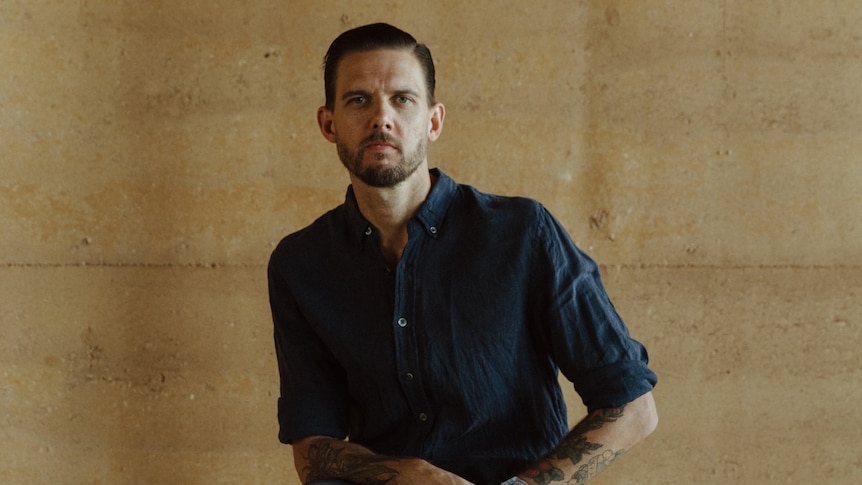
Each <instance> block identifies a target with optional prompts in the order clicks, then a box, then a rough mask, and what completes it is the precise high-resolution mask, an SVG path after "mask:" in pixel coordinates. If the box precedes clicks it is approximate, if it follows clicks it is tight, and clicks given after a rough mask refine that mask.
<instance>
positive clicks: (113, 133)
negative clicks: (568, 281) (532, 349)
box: [0, 0, 862, 484]
mask: <svg viewBox="0 0 862 485" xmlns="http://www.w3.org/2000/svg"><path fill="white" fill-rule="evenodd" d="M377 20H385V21H389V22H393V23H395V24H397V25H399V26H402V27H404V28H405V29H407V30H409V31H411V32H413V33H414V34H415V35H416V36H417V37H419V38H420V39H421V40H423V41H425V42H426V43H428V44H429V46H430V47H431V49H432V51H433V52H434V54H435V56H436V58H437V62H438V70H439V76H438V86H439V87H438V97H439V99H440V100H441V101H443V102H444V103H445V104H446V106H447V108H448V111H447V119H446V127H445V130H444V134H443V137H442V138H441V140H440V141H438V142H437V143H436V144H435V145H434V146H433V147H432V149H431V154H430V157H431V162H432V165H435V166H439V167H442V168H443V169H444V170H445V171H447V172H448V173H449V174H451V175H453V176H455V177H456V178H457V179H459V180H461V181H463V182H467V183H471V184H473V185H476V186H478V187H480V188H482V189H485V190H488V191H493V192H500V193H506V194H521V195H529V196H533V197H536V198H538V199H540V200H542V201H543V202H545V203H546V205H547V206H548V207H549V208H550V209H551V210H552V211H553V212H554V213H555V214H556V215H557V216H558V217H559V218H560V220H561V221H562V222H563V223H564V224H565V226H566V227H567V228H568V229H569V230H570V231H571V233H572V235H573V237H574V238H575V239H576V240H577V241H578V243H579V244H580V245H581V246H582V247H584V248H585V249H588V250H589V251H590V252H591V254H593V255H594V256H595V257H596V259H598V260H599V261H600V262H601V263H602V265H603V268H604V272H605V278H606V282H607V285H608V287H609V289H610V291H611V293H612V296H613V298H614V300H615V302H616V304H617V306H618V307H619V309H620V311H621V313H622V314H623V315H624V317H625V318H626V319H627V321H628V322H629V325H630V327H631V330H632V332H633V333H634V334H635V336H636V337H638V338H639V339H640V340H642V341H643V342H645V343H646V344H647V346H648V347H649V348H650V350H651V354H652V358H653V366H654V368H655V369H656V371H657V372H658V373H659V375H660V384H659V387H658V388H657V390H656V396H657V399H658V404H659V409H660V414H661V420H662V421H661V424H660V427H659V430H658V431H657V432H656V433H655V434H654V435H653V436H651V437H650V438H649V439H648V441H647V442H645V443H644V444H643V445H641V446H640V447H638V448H636V449H635V450H632V451H631V452H630V453H629V454H628V456H627V457H626V458H625V459H624V460H621V461H620V462H619V464H618V465H615V466H614V467H612V468H611V469H610V470H609V471H608V472H607V473H606V475H604V476H603V477H601V478H600V479H598V480H596V483H609V484H610V483H618V484H691V483H741V484H764V483H812V482H813V483H834V484H838V483H841V484H856V483H862V462H860V456H862V412H860V410H859V404H858V403H859V402H860V400H862V390H860V385H859V383H860V382H862V358H860V357H859V351H858V350H857V347H858V346H859V344H860V343H862V210H860V209H862V156H861V155H860V153H862V133H860V126H862V9H860V8H859V3H858V2H856V1H855V0H821V1H818V0H799V1H797V0H794V1H790V0H787V1H780V0H775V1H748V0H745V1H743V0H711V1H700V0H664V1H659V0H616V1H612V0H606V1H599V0H595V1H571V2H562V1H561V2H488V1H483V2H455V1H438V2H406V1H390V2H382V3H381V2H368V1H360V2H335V1H321V2H311V1H305V2H295V1H281V2H279V1H273V0H256V1H253V2H212V1H203V0H196V1H177V2H163V1H145V2H131V1H118V2H112V1H84V0H77V1H75V0H72V1H62V2H61V1H48V0H38V1H30V0H27V1H25V0H0V228H2V231H0V369H2V370H0V456H3V458H2V459H0V483H9V484H139V483H140V484H150V483H178V484H204V483H206V484H211V483H225V484H228V483H230V484H234V483H243V484H245V483H261V484H263V483H289V484H295V483H297V481H296V477H295V475H294V473H293V470H292V464H291V460H290V453H289V448H287V447H284V446H280V445H278V444H277V442H276V437H275V433H276V422H275V397H276V394H277V382H276V371H275V361H274V356H273V352H272V349H271V341H270V340H271V337H270V334H271V330H270V320H269V314H268V307H267V301H266V285H265V281H264V277H265V274H264V269H265V263H266V260H267V258H268V255H269V252H270V250H271V249H272V247H273V245H274V243H275V242H276V241H277V240H278V239H279V238H280V237H282V236H283V235H284V234H286V233H288V232H290V231H293V230H295V229H297V228H299V227H301V226H303V225H304V224H306V223H308V222H310V221H311V220H312V219H313V218H314V217H316V216H317V215H318V214H319V213H321V212H323V211H324V210H326V209H328V208H330V207H332V206H334V205H335V204H337V203H339V202H340V201H341V198H342V197H343V191H344V187H345V184H346V176H345V175H344V173H343V171H342V169H341V167H340V164H339V163H338V161H337V160H336V158H335V152H334V149H333V148H332V147H331V146H330V145H329V144H328V143H327V142H325V141H324V140H323V139H322V138H321V137H320V135H319V133H318V132H317V128H316V126H315V122H314V113H315V110H316V108H317V106H318V105H319V104H321V103H322V86H321V84H322V81H321V76H322V75H321V72H320V69H319V63H320V58H321V56H322V54H323V52H324V51H325V49H326V47H327V46H328V44H329V42H330V41H331V39H332V38H333V37H334V36H335V35H337V34H338V33H339V32H340V31H342V30H343V29H344V28H347V27H352V26H356V25H359V24H362V23H366V22H370V21H377ZM581 411H582V410H581V409H580V408H579V407H578V406H577V405H575V406H573V409H572V414H573V415H577V414H578V413H580V412H581Z"/></svg>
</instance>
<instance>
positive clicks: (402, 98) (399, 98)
mask: <svg viewBox="0 0 862 485" xmlns="http://www.w3.org/2000/svg"><path fill="white" fill-rule="evenodd" d="M395 102H396V103H398V104H409V103H412V102H413V100H412V99H411V98H410V97H408V96H396V97H395Z"/></svg>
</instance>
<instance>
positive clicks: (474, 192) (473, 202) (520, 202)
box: [457, 184, 548, 222]
mask: <svg viewBox="0 0 862 485" xmlns="http://www.w3.org/2000/svg"><path fill="white" fill-rule="evenodd" d="M457 199H458V205H459V206H458V210H473V211H476V212H479V213H486V214H488V215H489V216H493V217H494V218H501V217H502V218H504V219H509V220H512V221H520V222H530V221H533V222H535V221H538V220H539V219H543V218H544V217H546V215H547V214H548V213H547V210H546V209H545V207H544V206H543V205H542V203H541V202H539V201H538V200H536V199H533V198H530V197H523V196H514V195H498V194H492V193H488V192H482V191H480V190H478V189H476V188H475V187H473V186H470V185H463V184H462V185H459V186H458V197H457Z"/></svg>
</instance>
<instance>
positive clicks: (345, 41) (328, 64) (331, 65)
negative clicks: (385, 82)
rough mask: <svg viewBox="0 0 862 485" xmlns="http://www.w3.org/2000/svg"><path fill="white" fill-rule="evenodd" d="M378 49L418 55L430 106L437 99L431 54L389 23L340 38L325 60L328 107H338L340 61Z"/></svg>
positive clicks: (327, 53)
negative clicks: (337, 84) (337, 86)
mask: <svg viewBox="0 0 862 485" xmlns="http://www.w3.org/2000/svg"><path fill="white" fill-rule="evenodd" d="M376 49H409V50H411V51H412V52H413V55H415V56H416V59H417V60H418V61H419V64H420V65H421V66H422V70H423V72H424V73H425V90H426V93H425V94H426V98H427V100H428V104H429V106H430V105H432V104H434V103H435V100H434V86H435V83H436V81H435V77H434V75H435V74H434V60H433V59H432V58H431V51H430V50H428V47H426V46H425V45H424V44H420V43H419V42H417V41H416V39H415V38H413V36H412V35H410V34H408V33H407V32H404V31H403V30H401V29H398V28H396V27H393V26H391V25H389V24H383V23H378V24H371V25H365V26H362V27H357V28H355V29H352V30H348V31H347V32H344V33H343V34H341V35H339V36H338V37H337V38H336V39H335V40H334V41H332V44H331V45H330V46H329V50H328V51H326V57H324V68H323V83H324V90H325V92H326V107H327V108H328V109H330V110H331V109H333V108H334V107H335V86H336V82H337V77H338V66H339V64H340V63H341V60H342V59H344V57H345V56H346V55H348V54H351V53H354V52H366V51H371V50H376Z"/></svg>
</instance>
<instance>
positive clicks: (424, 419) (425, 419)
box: [419, 413, 428, 421]
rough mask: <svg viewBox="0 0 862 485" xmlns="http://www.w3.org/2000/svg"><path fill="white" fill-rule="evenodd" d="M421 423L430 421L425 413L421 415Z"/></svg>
mask: <svg viewBox="0 0 862 485" xmlns="http://www.w3.org/2000/svg"><path fill="white" fill-rule="evenodd" d="M419 421H428V415H427V414H425V413H419Z"/></svg>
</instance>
